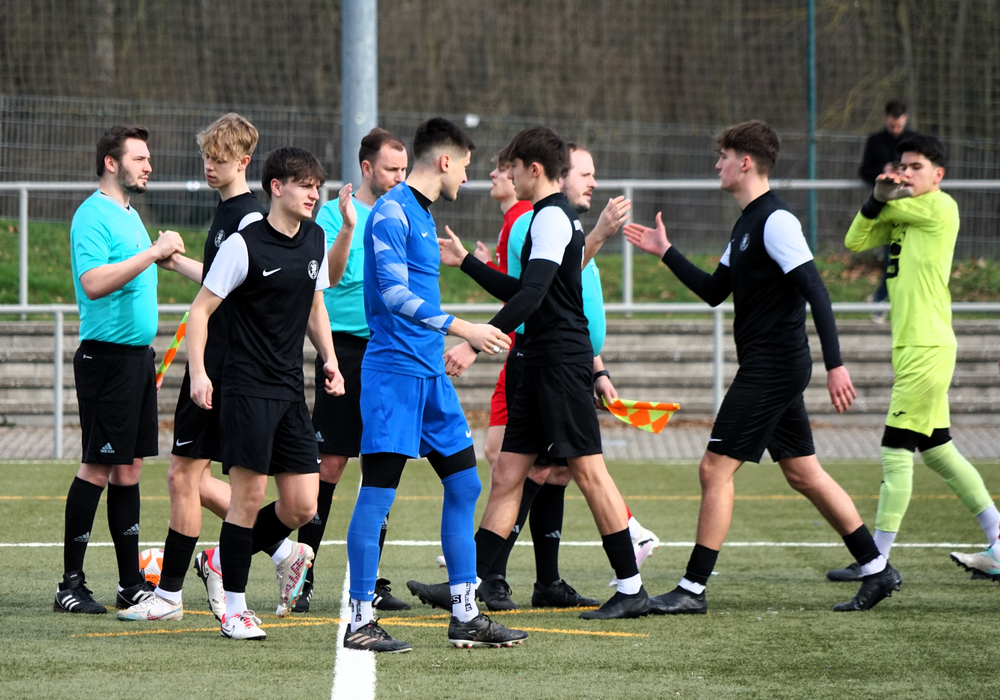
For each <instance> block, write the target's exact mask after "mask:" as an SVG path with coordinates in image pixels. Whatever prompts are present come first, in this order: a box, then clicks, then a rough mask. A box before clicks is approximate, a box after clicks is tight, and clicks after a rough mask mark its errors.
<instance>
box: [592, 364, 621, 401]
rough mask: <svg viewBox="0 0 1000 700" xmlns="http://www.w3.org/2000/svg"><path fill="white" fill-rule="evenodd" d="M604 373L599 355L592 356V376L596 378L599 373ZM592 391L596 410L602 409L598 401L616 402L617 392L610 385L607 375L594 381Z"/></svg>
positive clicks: (612, 385) (613, 386)
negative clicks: (594, 395) (595, 395)
mask: <svg viewBox="0 0 1000 700" xmlns="http://www.w3.org/2000/svg"><path fill="white" fill-rule="evenodd" d="M604 371H606V370H605V368H604V360H602V359H601V356H600V355H595V356H594V376H597V375H598V374H600V373H601V372H604ZM594 391H595V392H597V397H598V401H597V406H598V408H604V406H603V404H602V403H601V401H600V399H604V400H605V401H607V402H608V403H611V402H612V401H617V400H618V390H617V389H615V385H614V384H612V383H611V377H609V376H608V375H603V376H600V377H597V379H596V380H594Z"/></svg>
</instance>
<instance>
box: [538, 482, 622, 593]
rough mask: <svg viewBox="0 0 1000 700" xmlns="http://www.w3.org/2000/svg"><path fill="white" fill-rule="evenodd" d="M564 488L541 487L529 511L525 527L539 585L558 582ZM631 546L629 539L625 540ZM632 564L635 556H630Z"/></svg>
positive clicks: (551, 485)
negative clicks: (533, 554)
mask: <svg viewBox="0 0 1000 700" xmlns="http://www.w3.org/2000/svg"><path fill="white" fill-rule="evenodd" d="M565 500H566V487H565V486H556V485H554V484H545V485H544V486H543V487H542V488H541V490H540V491H539V492H538V495H537V496H536V497H535V505H534V506H532V508H531V515H530V516H529V520H528V523H529V527H530V528H531V543H532V546H533V547H534V550H535V580H536V581H538V583H541V584H543V585H546V586H548V585H550V584H553V583H555V582H556V581H558V580H559V579H560V578H561V576H560V575H559V545H560V543H561V542H562V524H563V509H564V504H565ZM629 542H630V546H631V536H629ZM632 560H633V561H635V554H634V552H633V553H632Z"/></svg>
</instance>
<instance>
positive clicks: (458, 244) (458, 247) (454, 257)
mask: <svg viewBox="0 0 1000 700" xmlns="http://www.w3.org/2000/svg"><path fill="white" fill-rule="evenodd" d="M444 232H445V233H446V234H448V238H439V239H438V248H440V250H441V264H442V265H447V266H448V267H459V266H460V265H461V264H462V261H463V260H465V256H466V255H468V254H469V251H467V250H466V249H465V246H463V245H462V241H460V240H458V236H456V235H455V233H454V232H453V231H452V230H451V229H450V228H448V227H447V226H445V227H444Z"/></svg>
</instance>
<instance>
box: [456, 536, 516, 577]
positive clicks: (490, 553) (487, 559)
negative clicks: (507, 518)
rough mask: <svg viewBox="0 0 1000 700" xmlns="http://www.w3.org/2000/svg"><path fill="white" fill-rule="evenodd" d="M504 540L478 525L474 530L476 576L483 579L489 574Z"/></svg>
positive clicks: (505, 539) (504, 538)
mask: <svg viewBox="0 0 1000 700" xmlns="http://www.w3.org/2000/svg"><path fill="white" fill-rule="evenodd" d="M506 541H507V538H506V537H501V536H500V535H498V534H497V533H495V532H493V531H491V530H484V529H483V528H482V527H480V528H479V530H477V531H476V576H478V577H479V578H481V579H483V578H486V577H487V576H488V575H489V573H490V567H491V566H492V565H493V560H494V559H496V558H497V554H499V553H500V550H501V549H503V546H504V544H505V543H506ZM446 561H447V559H446ZM449 578H450V575H449Z"/></svg>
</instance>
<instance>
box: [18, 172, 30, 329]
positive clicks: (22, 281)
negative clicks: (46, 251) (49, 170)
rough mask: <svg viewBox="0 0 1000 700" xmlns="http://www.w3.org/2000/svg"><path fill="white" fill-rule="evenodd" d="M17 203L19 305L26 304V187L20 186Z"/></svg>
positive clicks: (24, 315)
mask: <svg viewBox="0 0 1000 700" xmlns="http://www.w3.org/2000/svg"><path fill="white" fill-rule="evenodd" d="M20 195H21V196H20V197H19V203H18V214H19V217H20V222H19V224H18V228H19V231H18V241H19V245H20V250H19V251H18V261H17V291H18V294H17V298H18V302H19V303H20V304H21V306H27V305H28V188H27V187H22V188H21V190H20ZM25 318H27V315H26V314H21V320H22V321H23V320H24V319H25Z"/></svg>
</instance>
